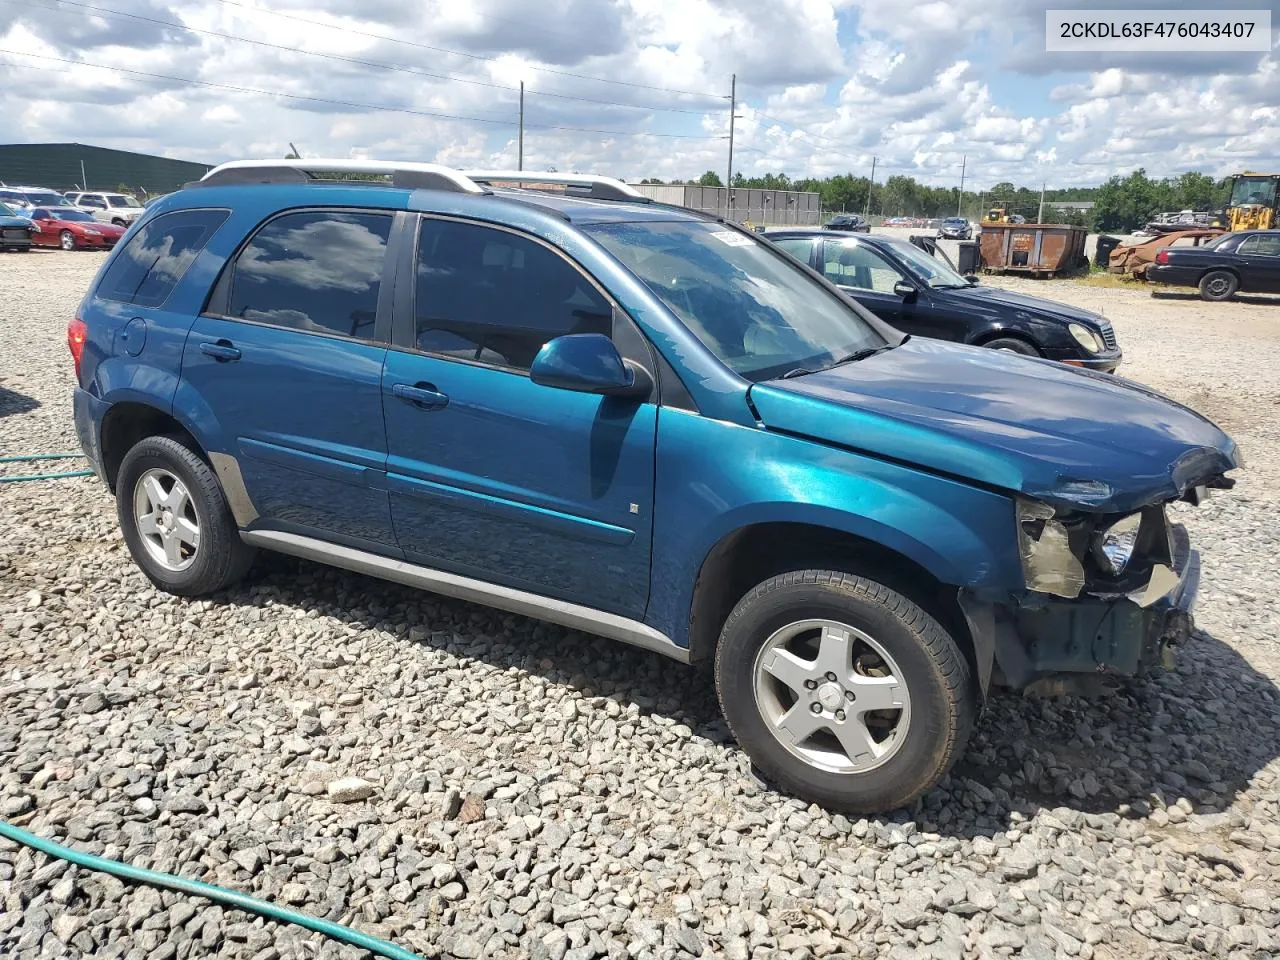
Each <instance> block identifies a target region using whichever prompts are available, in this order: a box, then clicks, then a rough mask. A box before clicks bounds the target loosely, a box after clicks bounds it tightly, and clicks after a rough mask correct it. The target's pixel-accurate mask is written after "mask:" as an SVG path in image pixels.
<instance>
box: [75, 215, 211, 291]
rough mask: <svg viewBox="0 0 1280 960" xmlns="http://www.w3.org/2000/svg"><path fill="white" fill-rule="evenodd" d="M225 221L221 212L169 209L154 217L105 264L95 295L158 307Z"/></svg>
mask: <svg viewBox="0 0 1280 960" xmlns="http://www.w3.org/2000/svg"><path fill="white" fill-rule="evenodd" d="M227 216H228V211H226V210H175V211H174V212H173V213H166V214H163V215H162V216H159V217H156V218H155V219H154V220H152V221H150V222H149V223H147V224H145V225H144V226H143V227H142V229H141V230H139V231H138V232H137V233H135V234H134V235H133V237H132V238H131V239H130V240H129V243H128V244H127V245H126V246H125V248H124V249H123V250H121V251H120V252H119V253H118V254H117V255H116V256H115V258H114V259H113V260H112V261H111V264H110V266H108V267H107V271H106V273H105V274H103V277H102V282H101V283H99V284H98V289H97V291H95V292H96V295H97V296H99V297H102V298H103V299H105V300H117V301H120V302H121V303H132V304H136V305H137V306H140V307H159V306H161V305H162V304H163V303H164V302H165V301H166V300H167V299H169V294H170V293H172V292H173V288H174V287H176V286H177V285H178V281H180V280H181V279H182V277H183V275H184V274H185V273H186V272H187V268H188V267H190V266H191V263H192V261H194V260H195V258H196V256H197V255H198V254H199V253H200V251H201V250H203V249H204V248H205V245H206V244H207V243H208V242H209V238H210V237H212V236H213V235H214V233H215V232H216V231H217V229H218V227H220V226H222V224H223V221H225V220H226V219H227Z"/></svg>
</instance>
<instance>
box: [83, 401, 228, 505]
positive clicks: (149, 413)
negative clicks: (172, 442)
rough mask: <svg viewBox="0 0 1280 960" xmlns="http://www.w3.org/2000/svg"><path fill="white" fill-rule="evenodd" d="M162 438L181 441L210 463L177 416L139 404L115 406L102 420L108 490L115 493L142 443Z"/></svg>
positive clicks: (122, 403) (102, 439)
mask: <svg viewBox="0 0 1280 960" xmlns="http://www.w3.org/2000/svg"><path fill="white" fill-rule="evenodd" d="M161 435H171V436H178V437H181V438H182V439H183V441H184V442H185V443H186V444H187V445H188V446H189V447H190V448H191V449H192V451H194V452H195V453H196V454H197V455H198V456H199V457H200V458H201V459H202V460H204V461H205V462H206V463H208V462H209V454H208V452H207V451H206V450H205V449H204V446H203V445H202V444H201V443H200V441H199V440H198V439H196V436H195V434H193V433H192V432H191V430H189V429H188V428H187V427H185V426H184V425H183V424H182V423H181V422H180V421H179V420H178V419H177V418H176V417H174V416H173V414H171V413H168V412H166V411H164V410H161V409H160V408H159V407H156V406H152V405H151V404H148V403H141V402H138V401H136V400H120V401H117V402H115V403H113V404H111V406H110V408H109V409H108V410H107V412H106V414H105V415H104V416H103V418H102V427H101V429H100V439H99V443H100V444H101V450H102V467H103V472H104V474H105V478H106V481H107V487H108V488H109V489H110V490H111V491H112V492H113V493H114V492H115V486H116V477H117V476H118V475H119V473H120V464H121V462H122V461H123V460H124V456H125V454H126V453H128V452H129V450H130V448H131V447H133V445H134V444H136V443H137V442H138V441H139V440H142V439H144V438H145V437H153V436H161Z"/></svg>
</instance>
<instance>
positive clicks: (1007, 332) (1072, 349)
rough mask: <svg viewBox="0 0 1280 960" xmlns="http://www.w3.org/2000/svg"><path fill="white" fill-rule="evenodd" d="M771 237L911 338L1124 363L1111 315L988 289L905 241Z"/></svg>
mask: <svg viewBox="0 0 1280 960" xmlns="http://www.w3.org/2000/svg"><path fill="white" fill-rule="evenodd" d="M765 236H767V237H768V238H769V239H770V240H773V241H774V242H775V243H776V244H777V245H778V246H779V247H781V248H782V249H783V250H785V251H786V252H787V253H789V254H791V255H792V256H793V257H795V258H796V259H797V260H800V261H801V262H802V263H804V264H806V265H808V266H809V267H811V268H812V269H814V270H816V271H817V272H818V273H821V274H822V275H824V276H825V277H826V278H827V279H828V280H830V281H831V282H832V283H834V284H835V285H836V286H838V287H839V288H840V289H841V290H843V291H844V292H845V293H846V294H848V295H849V296H850V297H851V298H853V299H854V300H856V301H857V302H858V303H860V304H861V305H862V306H864V307H866V308H867V309H868V310H870V311H871V312H872V313H874V314H875V315H876V316H877V317H879V318H880V319H882V320H884V321H885V322H887V323H890V324H892V325H893V326H895V327H897V328H898V329H899V330H902V331H903V332H904V333H910V334H914V335H916V336H921V337H933V338H935V339H938V340H954V341H956V342H959V343H968V344H973V345H975V346H983V347H992V348H995V349H997V350H1011V351H1013V352H1014V353H1021V354H1025V355H1026V356H1032V357H1045V358H1047V359H1050V360H1060V361H1062V362H1063V363H1069V364H1071V365H1072V366H1076V367H1088V368H1089V369H1092V370H1101V371H1103V372H1105V373H1110V372H1112V371H1113V370H1115V368H1116V367H1118V366H1119V365H1120V360H1121V352H1120V348H1119V347H1118V346H1117V344H1116V335H1115V332H1114V331H1113V330H1112V328H1111V324H1110V322H1108V321H1107V320H1106V318H1104V317H1100V316H1098V315H1097V314H1096V313H1090V312H1089V311H1087V310H1081V309H1079V308H1078V307H1071V306H1068V305H1067V304H1065V303H1055V302H1054V301H1052V300H1044V299H1041V298H1040V297H1030V296H1027V295H1025V294H1021V293H1014V292H1012V291H1010V290H1001V289H1000V288H998V287H988V286H983V285H982V284H980V283H978V281H977V278H976V277H962V276H960V274H958V273H956V272H955V271H954V270H952V269H951V268H950V267H948V266H947V265H946V264H945V263H943V262H942V261H941V260H940V259H938V258H936V257H932V256H930V255H929V254H927V253H925V252H924V251H923V250H921V249H920V248H919V247H917V246H915V245H913V244H911V243H908V242H907V241H905V240H898V239H891V238H889V237H883V236H879V235H870V236H859V237H850V236H848V235H842V234H838V233H831V232H828V231H824V230H770V231H766V233H765Z"/></svg>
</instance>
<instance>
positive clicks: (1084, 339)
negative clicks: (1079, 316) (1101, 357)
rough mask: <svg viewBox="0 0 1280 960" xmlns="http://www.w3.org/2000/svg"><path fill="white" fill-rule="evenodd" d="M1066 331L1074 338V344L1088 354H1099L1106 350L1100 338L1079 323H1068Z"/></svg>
mask: <svg viewBox="0 0 1280 960" xmlns="http://www.w3.org/2000/svg"><path fill="white" fill-rule="evenodd" d="M1067 330H1069V331H1070V332H1071V336H1073V337H1075V340H1076V343H1078V344H1080V346H1082V347H1084V348H1085V349H1086V350H1088V351H1089V352H1090V353H1101V352H1102V351H1103V350H1105V349H1106V348H1107V345H1106V343H1104V342H1103V340H1102V338H1101V337H1100V336H1098V335H1097V334H1096V333H1094V332H1093V331H1092V330H1090V329H1089V328H1088V327H1086V326H1083V325H1081V324H1079V323H1070V324H1067Z"/></svg>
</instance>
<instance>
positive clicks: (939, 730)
mask: <svg viewBox="0 0 1280 960" xmlns="http://www.w3.org/2000/svg"><path fill="white" fill-rule="evenodd" d="M715 673H716V689H717V692H718V694H719V697H720V706H721V709H722V711H723V712H724V715H725V719H726V720H727V721H728V724H729V728H730V729H731V730H732V731H733V734H734V736H735V737H736V738H737V740H738V743H739V744H741V746H742V748H743V749H744V750H745V751H746V752H747V754H748V755H749V756H750V757H751V759H752V761H753V762H754V763H755V765H756V767H757V768H758V769H759V770H760V771H761V773H763V774H764V775H765V776H766V777H767V778H768V779H770V780H771V781H773V782H775V783H777V784H778V785H779V786H781V787H782V788H783V789H784V790H786V791H787V792H789V793H793V794H795V795H796V796H798V797H801V798H802V799H805V800H808V801H811V802H815V803H818V804H820V805H822V806H824V807H826V808H828V809H831V810H839V811H844V812H849V813H858V814H869V813H882V812H886V811H889V810H895V809H898V808H901V807H905V806H907V805H909V804H911V803H912V802H914V801H915V799H916V798H917V797H919V796H920V795H921V794H922V793H924V792H925V791H926V790H928V789H929V788H930V787H932V786H933V785H934V784H935V783H937V781H938V780H939V778H941V777H942V776H943V775H944V774H945V773H946V772H947V771H948V770H949V769H950V768H951V765H952V764H953V763H954V762H955V760H956V759H957V758H958V757H959V756H960V755H961V753H962V752H963V751H964V747H965V744H966V742H967V741H968V738H969V733H970V731H971V729H972V727H973V722H974V718H975V716H976V714H977V702H976V695H975V692H974V689H973V684H972V683H971V680H970V671H969V665H968V662H967V661H966V660H965V658H964V656H963V655H962V654H961V652H960V650H959V648H958V647H957V646H956V643H955V641H954V640H953V639H952V638H951V636H950V635H949V634H948V633H947V632H946V631H945V630H944V629H943V628H942V627H941V626H940V625H939V624H938V622H937V621H936V620H934V618H933V617H931V616H930V615H929V614H927V613H926V612H925V611H924V610H922V609H921V608H920V607H918V606H917V605H916V604H914V603H912V602H911V601H910V600H908V599H907V598H906V597H904V596H902V595H901V594H899V593H896V592H894V591H892V590H890V589H889V588H888V587H886V586H884V585H883V584H880V583H876V582H875V581H873V580H868V579H865V578H863V577H859V576H854V575H852V574H847V573H838V572H834V571H830V570H803V571H797V572H792V573H786V574H782V575H779V576H776V577H773V578H771V579H769V580H766V581H765V582H764V583H761V584H760V585H759V586H757V587H756V588H755V589H753V590H752V591H751V592H749V593H748V594H747V595H746V596H745V597H743V598H742V600H740V601H739V602H738V605H737V606H736V607H735V608H734V610H733V612H732V613H731V614H730V615H729V618H728V620H726V621H725V625H724V628H723V630H722V631H721V634H720V641H719V644H718V646H717V648H716V659H715Z"/></svg>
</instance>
